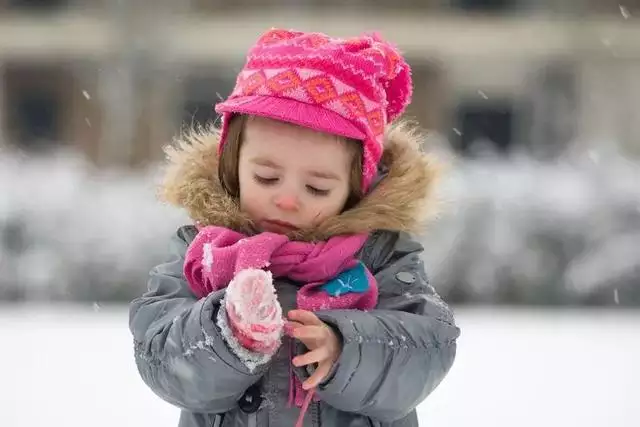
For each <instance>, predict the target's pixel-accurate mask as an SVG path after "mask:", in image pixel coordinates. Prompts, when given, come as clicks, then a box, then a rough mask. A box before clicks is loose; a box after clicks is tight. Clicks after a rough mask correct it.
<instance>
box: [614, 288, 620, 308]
mask: <svg viewBox="0 0 640 427" xmlns="http://www.w3.org/2000/svg"><path fill="white" fill-rule="evenodd" d="M613 302H615V303H616V305H620V296H619V295H618V288H615V289H614V290H613Z"/></svg>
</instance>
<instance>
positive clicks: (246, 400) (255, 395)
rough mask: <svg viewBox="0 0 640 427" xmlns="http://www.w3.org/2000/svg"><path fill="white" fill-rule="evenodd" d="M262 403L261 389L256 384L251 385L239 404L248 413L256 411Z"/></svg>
mask: <svg viewBox="0 0 640 427" xmlns="http://www.w3.org/2000/svg"><path fill="white" fill-rule="evenodd" d="M260 404H262V396H260V390H259V389H258V387H256V386H251V387H249V388H248V389H247V391H246V392H245V393H244V395H243V396H242V397H241V398H240V400H239V401H238V406H239V407H240V409H241V410H242V412H244V413H246V414H252V413H254V412H256V411H257V410H258V408H259V407H260Z"/></svg>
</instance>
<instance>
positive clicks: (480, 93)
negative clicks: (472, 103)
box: [478, 90, 489, 99]
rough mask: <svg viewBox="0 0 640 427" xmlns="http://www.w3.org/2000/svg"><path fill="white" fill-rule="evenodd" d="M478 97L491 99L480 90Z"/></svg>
mask: <svg viewBox="0 0 640 427" xmlns="http://www.w3.org/2000/svg"><path fill="white" fill-rule="evenodd" d="M478 95H480V96H481V97H483V98H484V99H489V97H488V96H487V94H486V93H484V92H483V91H481V90H479V91H478Z"/></svg>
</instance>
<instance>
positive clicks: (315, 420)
mask: <svg viewBox="0 0 640 427" xmlns="http://www.w3.org/2000/svg"><path fill="white" fill-rule="evenodd" d="M311 424H312V425H313V427H322V423H321V421H320V402H314V403H313V405H312V407H311Z"/></svg>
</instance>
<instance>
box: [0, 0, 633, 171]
mask: <svg viewBox="0 0 640 427" xmlns="http://www.w3.org/2000/svg"><path fill="white" fill-rule="evenodd" d="M634 14H635V15H637V17H636V16H634ZM272 26H282V27H286V28H295V29H304V30H318V31H323V32H327V33H330V34H332V35H336V36H347V35H353V34H357V33H360V32H364V31H370V30H377V31H379V32H381V33H382V34H383V35H384V36H385V37H386V38H389V39H391V40H393V41H395V42H396V43H397V44H398V45H399V46H400V47H401V49H402V50H403V51H404V52H405V53H406V55H407V56H408V58H409V61H410V62H411V64H412V66H413V67H414V79H415V86H416V92H415V96H414V103H413V105H412V107H411V111H410V114H411V115H412V116H414V117H416V118H417V119H418V120H419V121H420V122H421V124H422V125H423V126H424V127H426V128H429V129H433V130H437V131H439V132H440V134H441V135H443V136H446V137H448V138H449V139H450V141H451V144H452V146H453V147H454V148H455V149H457V150H459V151H461V152H466V153H473V152H474V150H475V149H476V148H478V147H482V146H483V143H485V144H488V145H490V146H493V147H496V148H498V149H499V150H504V151H509V150H512V149H514V148H516V149H519V148H523V149H526V150H530V151H531V152H533V153H534V154H535V155H537V156H540V157H543V158H545V157H550V156H555V155H557V154H558V153H561V152H562V151H563V150H564V149H566V148H567V147H568V146H569V145H570V144H574V143H576V144H578V145H579V146H582V147H585V148H588V149H590V148H591V147H599V146H611V145H617V146H619V147H621V148H622V149H623V150H625V151H627V152H635V153H640V142H639V141H640V108H637V106H638V103H639V101H640V79H638V76H640V2H639V1H638V0H633V1H631V0H630V1H628V2H627V3H626V4H622V5H621V4H620V3H619V2H617V1H615V2H614V1H612V0H564V1H563V0H556V1H554V0H413V1H410V0H393V1H392V0H388V1H384V0H349V1H338V0H236V1H231V2H229V1H221V0H153V1H152V0H146V1H144V0H83V1H80V0H0V120H1V121H0V123H1V125H0V141H2V142H1V144H4V145H6V146H15V147H19V148H21V149H25V150H28V151H33V152H39V151H42V150H46V149H47V148H49V147H56V146H72V147H76V148H78V149H79V150H80V151H82V152H83V153H85V154H86V155H87V157H89V158H90V159H92V160H93V161H95V162H96V163H97V164H99V165H108V164H120V165H139V164H143V163H145V162H147V161H152V160H157V159H158V158H160V157H161V156H162V153H161V150H160V147H161V146H162V145H164V144H165V143H167V142H168V141H169V140H170V139H171V137H172V136H173V135H174V134H175V133H176V132H177V131H179V129H180V127H181V126H182V125H183V124H186V125H189V124H190V123H192V122H205V121H207V120H213V119H214V118H215V116H214V113H213V111H212V104H213V103H214V102H215V101H216V100H217V99H218V98H221V97H224V96H226V95H227V94H228V93H229V92H230V90H231V88H232V86H233V83H234V79H235V74H236V72H237V71H238V69H239V68H240V66H241V65H242V62H243V60H244V53H245V52H246V49H247V48H248V47H249V46H250V44H251V43H252V42H253V41H254V40H255V39H256V37H257V36H258V35H259V34H260V33H261V32H263V31H264V30H266V29H267V28H269V27H272Z"/></svg>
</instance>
